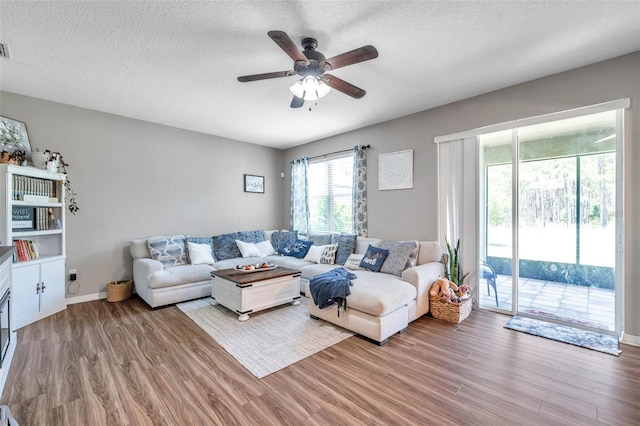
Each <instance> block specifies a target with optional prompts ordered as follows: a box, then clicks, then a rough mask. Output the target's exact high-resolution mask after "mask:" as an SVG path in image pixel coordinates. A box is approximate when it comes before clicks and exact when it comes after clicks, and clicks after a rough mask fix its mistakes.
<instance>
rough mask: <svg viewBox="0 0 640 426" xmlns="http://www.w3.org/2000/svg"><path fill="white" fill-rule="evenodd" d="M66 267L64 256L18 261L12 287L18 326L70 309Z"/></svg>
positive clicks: (14, 314)
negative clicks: (36, 260) (37, 261)
mask: <svg viewBox="0 0 640 426" xmlns="http://www.w3.org/2000/svg"><path fill="white" fill-rule="evenodd" d="M64 271H65V269H64V260H54V261H47V262H41V263H35V264H21V265H16V264H14V268H13V286H12V289H11V296H12V300H13V305H12V323H13V324H12V325H13V326H14V328H20V327H24V326H25V325H27V324H30V323H32V322H33V321H35V320H37V319H40V318H44V317H47V316H49V315H52V314H55V313H56V312H60V311H62V310H63V309H66V307H67V306H66V302H65V292H64V284H65V282H64V280H65V273H64Z"/></svg>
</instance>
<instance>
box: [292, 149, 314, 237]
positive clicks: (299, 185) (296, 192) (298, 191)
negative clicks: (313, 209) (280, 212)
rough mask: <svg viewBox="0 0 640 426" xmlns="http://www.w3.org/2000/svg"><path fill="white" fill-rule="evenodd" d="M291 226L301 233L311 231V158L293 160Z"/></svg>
mask: <svg viewBox="0 0 640 426" xmlns="http://www.w3.org/2000/svg"><path fill="white" fill-rule="evenodd" d="M289 225H290V227H291V229H292V230H296V231H298V232H300V233H301V234H307V233H308V232H309V159H308V158H307V157H302V158H298V159H297V160H293V161H292V162H291V218H290V224H289Z"/></svg>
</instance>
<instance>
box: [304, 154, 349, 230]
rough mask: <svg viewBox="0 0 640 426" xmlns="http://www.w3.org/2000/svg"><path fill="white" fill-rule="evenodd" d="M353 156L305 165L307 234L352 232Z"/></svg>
mask: <svg viewBox="0 0 640 426" xmlns="http://www.w3.org/2000/svg"><path fill="white" fill-rule="evenodd" d="M352 188H353V154H351V155H348V156H345V157H339V158H332V159H329V160H327V159H322V160H318V161H313V162H311V163H310V164H309V216H310V220H311V223H310V225H309V227H310V230H311V231H315V232H349V233H352V232H353V211H352V206H353V193H352Z"/></svg>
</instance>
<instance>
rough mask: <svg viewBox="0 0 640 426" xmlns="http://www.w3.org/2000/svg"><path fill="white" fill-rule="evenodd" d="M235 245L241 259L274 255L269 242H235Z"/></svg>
mask: <svg viewBox="0 0 640 426" xmlns="http://www.w3.org/2000/svg"><path fill="white" fill-rule="evenodd" d="M236 244H237V245H238V249H239V250H240V253H242V257H265V256H271V255H272V254H275V253H276V251H275V250H274V249H273V246H272V245H271V241H261V242H259V243H245V242H244V241H240V240H236Z"/></svg>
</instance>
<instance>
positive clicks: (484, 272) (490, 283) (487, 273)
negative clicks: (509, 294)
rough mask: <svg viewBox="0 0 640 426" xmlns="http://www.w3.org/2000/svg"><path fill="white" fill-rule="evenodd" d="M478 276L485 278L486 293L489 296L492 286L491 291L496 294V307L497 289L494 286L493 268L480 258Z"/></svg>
mask: <svg viewBox="0 0 640 426" xmlns="http://www.w3.org/2000/svg"><path fill="white" fill-rule="evenodd" d="M479 275H480V278H483V279H485V280H487V294H488V295H489V296H491V287H493V293H494V294H495V295H496V308H497V307H498V306H499V305H498V289H497V288H496V278H498V275H497V274H496V271H495V269H493V267H492V266H491V265H489V264H488V263H487V262H485V261H484V260H480V274H479Z"/></svg>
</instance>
